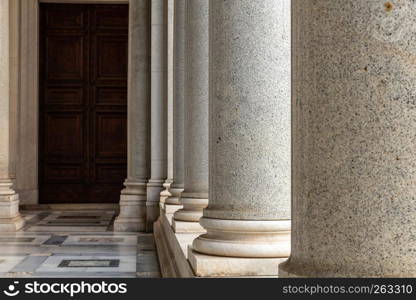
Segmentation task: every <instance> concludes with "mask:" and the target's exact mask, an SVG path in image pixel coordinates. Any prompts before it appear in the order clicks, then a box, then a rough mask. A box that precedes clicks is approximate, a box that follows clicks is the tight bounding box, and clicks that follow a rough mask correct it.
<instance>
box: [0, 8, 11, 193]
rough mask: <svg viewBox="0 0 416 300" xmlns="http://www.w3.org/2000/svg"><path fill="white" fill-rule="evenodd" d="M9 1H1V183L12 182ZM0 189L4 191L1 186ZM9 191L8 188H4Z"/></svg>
mask: <svg viewBox="0 0 416 300" xmlns="http://www.w3.org/2000/svg"><path fill="white" fill-rule="evenodd" d="M9 67H10V64H9V1H7V0H1V1H0V99H1V101H0V128H1V130H0V183H1V182H2V181H5V180H7V181H10V174H9V170H10V166H9V163H10V155H9V147H10V136H9V135H10V133H9V131H10V130H9V127H10V124H9V122H10V107H9V106H10V104H9V83H10V78H9V77H10V69H9ZM0 189H3V188H2V187H1V186H0ZM4 189H8V187H7V188H6V187H5V188H4Z"/></svg>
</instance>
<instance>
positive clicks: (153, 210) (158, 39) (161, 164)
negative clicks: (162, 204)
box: [146, 0, 168, 231]
mask: <svg viewBox="0 0 416 300" xmlns="http://www.w3.org/2000/svg"><path fill="white" fill-rule="evenodd" d="M151 11H152V13H151V15H152V17H151V36H152V37H151V72H150V73H151V104H150V124H151V125H150V127H151V129H150V131H151V134H150V145H151V148H150V149H151V150H150V179H149V182H148V184H147V199H146V230H147V231H151V230H152V227H153V223H154V222H155V221H156V219H157V217H158V215H159V201H160V192H161V191H162V190H163V183H164V182H165V180H166V178H167V137H168V136H167V58H168V55H167V27H168V26H167V1H166V0H152V1H151Z"/></svg>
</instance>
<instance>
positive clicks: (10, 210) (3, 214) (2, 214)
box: [0, 0, 24, 231]
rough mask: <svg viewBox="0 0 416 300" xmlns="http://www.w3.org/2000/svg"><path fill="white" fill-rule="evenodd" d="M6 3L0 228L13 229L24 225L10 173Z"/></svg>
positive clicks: (0, 38)
mask: <svg viewBox="0 0 416 300" xmlns="http://www.w3.org/2000/svg"><path fill="white" fill-rule="evenodd" d="M9 3H10V2H9V0H0V231H16V230H18V229H20V228H21V227H22V226H23V224H24V220H23V218H22V217H21V215H20V213H19V195H18V194H17V193H16V192H15V191H14V190H13V188H12V185H13V184H12V179H11V172H10V171H11V164H10V158H11V155H10V143H11V138H10V128H11V127H10V121H11V118H10V55H9V54H10V52H9V47H10V44H9V41H10V37H9V34H10V30H9V28H10V24H9V13H10V7H9Z"/></svg>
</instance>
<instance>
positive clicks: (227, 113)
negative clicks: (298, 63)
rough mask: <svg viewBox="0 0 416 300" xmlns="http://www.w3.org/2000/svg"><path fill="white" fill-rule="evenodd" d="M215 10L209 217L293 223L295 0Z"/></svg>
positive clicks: (238, 0) (238, 3)
mask: <svg viewBox="0 0 416 300" xmlns="http://www.w3.org/2000/svg"><path fill="white" fill-rule="evenodd" d="M210 5H211V12H210V18H211V20H210V90H211V93H210V144H209V155H210V164H209V168H210V170H209V174H210V178H209V195H210V199H209V206H208V208H207V209H206V210H205V211H204V216H205V217H208V218H218V219H236V220H242V219H248V220H278V219H282V220H287V219H290V185H291V182H290V168H291V167H290V159H291V158H290V155H291V153H290V152H291V148H290V146H291V137H290V135H291V131H290V109H291V108H290V1H289V0H279V1H276V0H254V1H253V0H229V1H221V0H213V1H210ZM276 20H278V21H276Z"/></svg>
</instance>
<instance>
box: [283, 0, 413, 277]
mask: <svg viewBox="0 0 416 300" xmlns="http://www.w3.org/2000/svg"><path fill="white" fill-rule="evenodd" d="M415 11H416V4H415V3H414V2H413V1H390V2H385V1H377V0H371V1H352V0H345V1H332V0H321V1H295V2H294V6H293V15H294V21H293V22H294V23H293V24H294V25H293V26H294V41H293V43H294V47H295V50H296V51H295V52H294V57H293V58H294V69H293V70H294V77H293V80H294V81H293V83H294V98H293V111H294V119H293V122H294V131H293V133H294V140H293V145H294V148H293V149H294V154H293V155H294V156H293V162H294V165H293V185H294V186H293V192H294V194H293V228H292V236H293V242H292V254H291V257H290V259H289V260H288V262H286V263H284V264H283V265H281V268H280V274H281V275H282V276H299V277H328V276H330V277H415V276H416V252H415V251H414V249H415V248H416V240H415V238H414V237H415V234H416V218H415V213H416V202H415V192H416V187H415V180H416V151H415V149H416V139H415V132H416V110H415V104H416V102H415V95H416V72H415V63H414V58H415V55H416V40H415V39H414V33H415V29H416V25H415V24H416V23H415V16H414V12H415Z"/></svg>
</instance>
